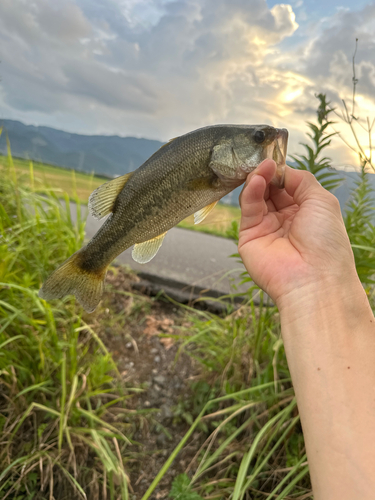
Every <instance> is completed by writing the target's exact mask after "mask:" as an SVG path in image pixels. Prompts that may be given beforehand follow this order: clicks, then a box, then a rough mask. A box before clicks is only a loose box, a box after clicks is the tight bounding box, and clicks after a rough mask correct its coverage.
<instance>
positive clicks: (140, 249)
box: [132, 232, 167, 264]
mask: <svg viewBox="0 0 375 500" xmlns="http://www.w3.org/2000/svg"><path fill="white" fill-rule="evenodd" d="M166 234H167V233H166V232H165V233H163V234H159V236H156V238H152V239H151V240H147V241H144V242H143V243H136V244H135V245H134V248H133V252H132V257H133V259H134V260H135V261H136V262H139V264H146V262H150V260H151V259H153V258H154V257H155V255H156V254H157V253H158V250H159V248H160V247H161V244H162V243H163V240H164V237H165V235H166Z"/></svg>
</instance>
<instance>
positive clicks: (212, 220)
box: [0, 156, 241, 237]
mask: <svg viewBox="0 0 375 500" xmlns="http://www.w3.org/2000/svg"><path fill="white" fill-rule="evenodd" d="M8 162H9V160H8V157H6V156H0V165H1V166H7V165H8ZM13 163H14V166H15V169H16V171H17V175H18V176H19V181H20V183H22V184H23V185H25V186H29V187H30V186H31V178H33V181H32V182H33V183H34V188H35V190H36V191H39V190H40V191H42V190H44V189H45V188H46V187H49V188H52V189H54V190H55V191H56V194H57V195H58V196H59V193H60V194H61V196H62V195H63V193H64V192H66V193H68V195H69V196H70V197H71V198H72V199H75V197H76V196H78V198H79V200H80V202H81V203H83V204H87V202H88V198H89V196H90V194H91V193H92V191H93V190H94V189H96V188H97V187H98V186H100V185H101V184H103V183H104V182H107V181H108V179H106V178H104V177H99V176H96V175H94V174H92V175H89V174H85V173H82V172H77V171H74V170H69V169H66V168H61V167H55V166H52V165H46V164H44V163H38V162H30V161H29V160H22V159H20V158H13ZM30 169H32V171H33V176H30V171H31V170H30ZM240 215H241V211H240V209H239V208H238V207H234V206H230V205H224V204H218V205H217V206H216V207H215V209H214V210H213V211H212V212H211V213H210V214H209V215H208V216H207V218H206V219H205V220H204V221H203V222H201V223H200V224H198V225H195V224H194V220H193V216H192V215H191V216H190V217H188V218H187V219H185V220H184V221H182V222H180V224H179V227H183V228H185V229H191V230H194V231H200V232H203V233H208V234H215V235H217V236H225V237H226V236H228V231H230V229H231V227H232V223H233V222H237V223H239V221H240Z"/></svg>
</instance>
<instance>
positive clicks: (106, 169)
mask: <svg viewBox="0 0 375 500" xmlns="http://www.w3.org/2000/svg"><path fill="white" fill-rule="evenodd" d="M1 125H3V127H4V130H5V131H6V132H7V134H8V136H9V140H10V144H11V149H12V154H13V156H17V157H20V158H26V159H31V160H34V161H40V162H42V163H49V164H51V165H57V166H60V167H67V168H73V169H75V170H79V171H82V172H89V173H91V172H95V173H97V174H104V175H106V176H109V177H114V176H116V175H123V174H125V173H127V172H131V171H132V170H135V169H136V168H137V167H139V166H140V165H142V163H143V162H144V161H146V160H147V158H149V157H150V156H151V155H152V154H153V153H155V151H156V150H157V149H159V148H160V146H162V145H163V143H162V142H160V141H153V140H150V139H137V138H136V137H119V136H105V135H80V134H70V133H69V132H63V131H62V130H56V129H53V128H50V127H35V126H33V125H24V124H23V123H21V122H18V121H14V120H1V121H0V126H1ZM0 153H2V154H6V138H5V134H2V136H1V137H0Z"/></svg>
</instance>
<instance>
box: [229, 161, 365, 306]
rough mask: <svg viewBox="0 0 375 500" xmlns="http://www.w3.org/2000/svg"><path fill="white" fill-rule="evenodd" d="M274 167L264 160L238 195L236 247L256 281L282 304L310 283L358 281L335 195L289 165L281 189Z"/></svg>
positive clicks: (323, 283)
mask: <svg viewBox="0 0 375 500" xmlns="http://www.w3.org/2000/svg"><path fill="white" fill-rule="evenodd" d="M275 171H276V164H275V162H274V161H273V160H264V161H263V162H262V163H261V164H260V165H259V166H258V167H257V169H256V170H255V171H254V172H252V173H251V174H250V175H249V176H248V178H247V181H246V184H245V186H244V189H243V191H242V193H241V196H240V205H241V224H240V232H239V244H238V250H239V253H240V256H241V259H242V260H243V262H244V264H245V267H246V269H247V271H248V273H249V274H250V276H251V278H252V279H253V280H254V282H255V283H256V284H257V285H258V286H260V287H261V288H262V289H263V290H265V291H266V292H267V293H268V294H269V295H270V297H271V298H272V299H273V300H274V301H275V303H276V304H278V302H280V301H281V299H282V298H283V297H285V296H287V295H288V294H290V293H292V292H297V294H303V289H304V287H305V286H309V285H311V284H318V285H321V286H323V287H326V286H327V285H329V284H330V283H332V284H335V285H337V284H344V283H345V282H347V281H350V280H351V279H354V280H356V281H358V277H357V275H356V271H355V264H354V257H353V252H352V250H351V246H350V242H349V238H348V235H347V233H346V230H345V225H344V222H343V219H342V216H341V211H340V205H339V202H338V200H337V198H336V197H335V196H333V195H332V194H331V193H329V192H328V191H326V190H325V189H324V188H323V187H322V186H321V185H320V184H319V183H318V181H317V180H316V179H315V177H314V176H313V175H312V174H311V173H309V172H306V171H302V170H295V169H292V168H290V167H286V169H285V189H282V190H281V189H278V188H276V187H275V186H273V185H270V182H271V180H272V178H273V176H274V174H275ZM297 296H298V295H297Z"/></svg>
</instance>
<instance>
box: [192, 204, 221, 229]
mask: <svg viewBox="0 0 375 500" xmlns="http://www.w3.org/2000/svg"><path fill="white" fill-rule="evenodd" d="M216 203H217V201H214V202H213V203H210V204H209V205H206V206H205V207H203V208H201V209H200V210H198V212H195V214H194V224H199V223H200V222H202V220H204V219H205V218H206V217H207V215H208V214H209V213H210V212H211V211H212V210H213V209H214V208H215V206H216Z"/></svg>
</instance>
